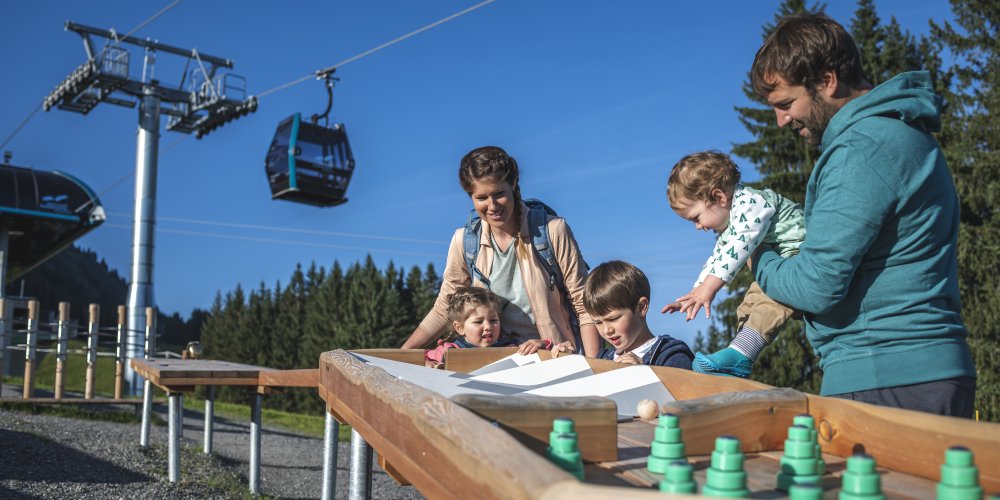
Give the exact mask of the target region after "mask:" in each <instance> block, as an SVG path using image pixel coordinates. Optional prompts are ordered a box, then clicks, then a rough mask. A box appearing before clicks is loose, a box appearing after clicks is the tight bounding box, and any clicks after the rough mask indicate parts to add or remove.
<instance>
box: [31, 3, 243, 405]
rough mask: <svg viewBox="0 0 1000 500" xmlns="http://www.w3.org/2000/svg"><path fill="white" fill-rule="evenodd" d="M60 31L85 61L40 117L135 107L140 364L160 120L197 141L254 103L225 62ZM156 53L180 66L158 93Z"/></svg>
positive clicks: (132, 347) (133, 390)
mask: <svg viewBox="0 0 1000 500" xmlns="http://www.w3.org/2000/svg"><path fill="white" fill-rule="evenodd" d="M66 30H67V31H72V32H74V33H76V34H78V35H80V37H82V38H83V48H84V50H85V51H86V54H87V60H86V61H85V62H84V63H83V64H81V65H80V66H79V67H78V68H76V69H75V70H73V72H72V73H70V74H69V76H67V77H66V78H65V79H64V80H63V81H62V82H61V83H60V84H59V85H57V86H56V88H55V89H54V90H53V91H52V92H51V93H50V94H49V95H48V96H47V97H46V98H45V101H44V103H43V105H44V107H45V110H46V111H48V110H50V109H52V108H53V107H58V108H59V109H64V110H67V111H73V112H76V113H81V114H84V115H86V114H87V113H89V112H90V111H91V110H92V109H94V107H95V106H97V105H98V104H100V103H102V102H106V103H109V104H115V105H118V106H124V107H127V108H135V106H136V104H138V106H139V129H138V133H137V136H138V137H137V141H136V157H135V204H134V209H133V214H132V265H131V269H130V273H129V283H128V349H127V354H126V355H127V357H129V358H142V357H143V356H144V352H143V350H144V339H145V332H146V313H145V310H146V308H147V307H155V305H156V302H155V301H154V300H153V248H154V245H153V230H154V228H155V226H156V169H157V162H158V155H159V140H160V115H161V114H165V115H167V116H169V119H168V120H167V127H166V128H167V130H172V131H176V132H183V133H185V134H190V133H194V134H195V136H196V137H197V138H199V139H201V138H202V137H203V136H205V134H208V133H209V132H211V131H213V130H215V129H216V128H218V127H220V126H222V125H224V124H226V123H228V122H230V121H232V120H235V119H237V118H239V117H241V116H244V115H246V114H249V113H252V112H254V111H256V109H257V99H256V98H255V97H252V96H251V97H249V98H247V97H246V80H244V79H243V78H242V77H240V76H237V75H233V74H228V73H225V72H220V71H219V70H220V69H222V68H226V69H231V68H232V67H233V63H232V61H230V60H229V59H223V58H220V57H213V56H210V55H207V54H199V53H198V51H197V50H196V49H191V50H185V49H180V48H177V47H172V46H170V45H166V44H162V43H159V42H157V41H152V40H149V39H145V40H143V39H139V38H135V37H131V36H124V37H123V36H119V35H118V34H117V33H116V32H115V31H114V29H111V30H104V29H99V28H92V27H90V26H83V25H80V24H76V23H73V22H68V21H67V22H66ZM92 37H97V38H101V39H103V41H104V47H103V49H101V51H100V52H95V50H94V49H95V47H94V43H93V41H92ZM129 48H135V49H136V50H137V51H138V50H142V52H143V64H142V72H141V75H140V76H139V78H133V77H132V76H131V75H130V73H129V69H130V68H129V59H130V52H129ZM157 52H163V53H167V54H172V55H176V56H180V57H184V58H186V59H187V62H186V64H185V67H184V71H183V72H182V74H181V77H180V83H178V84H177V85H176V86H172V85H164V84H161V83H160V82H159V81H158V80H156V79H154V77H153V75H154V66H155V63H156V53H157ZM192 63H194V64H193V66H192ZM189 69H190V71H189ZM163 104H166V106H163ZM151 337H152V338H151V339H150V345H149V347H148V350H149V351H150V352H149V353H148V356H150V357H151V356H153V354H155V350H156V347H155V346H156V344H155V335H151ZM125 366H126V373H125V377H126V381H127V384H128V392H129V394H132V395H138V394H140V393H141V391H140V387H141V384H140V380H139V376H138V374H137V373H135V372H134V371H133V370H132V367H131V365H130V364H129V363H126V365H125Z"/></svg>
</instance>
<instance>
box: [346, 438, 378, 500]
mask: <svg viewBox="0 0 1000 500" xmlns="http://www.w3.org/2000/svg"><path fill="white" fill-rule="evenodd" d="M349 488H350V490H349V491H348V498H349V499H350V500H370V499H371V497H372V447H371V446H369V445H368V443H367V442H365V438H363V437H361V434H359V433H358V431H357V429H353V428H352V429H351V483H350V486H349Z"/></svg>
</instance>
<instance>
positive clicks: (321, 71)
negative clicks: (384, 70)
mask: <svg viewBox="0 0 1000 500" xmlns="http://www.w3.org/2000/svg"><path fill="white" fill-rule="evenodd" d="M495 1H496V0H485V1H483V2H480V3H477V4H476V5H473V6H472V7H469V8H467V9H465V10H462V11H459V12H456V13H454V14H452V15H450V16H448V17H445V18H443V19H439V20H437V21H435V22H433V23H431V24H428V25H427V26H424V27H422V28H419V29H417V30H414V31H411V32H409V33H407V34H405V35H403V36H401V37H398V38H395V39H393V40H390V41H388V42H385V43H383V44H382V45H379V46H378V47H375V48H372V49H368V50H366V51H364V52H362V53H360V54H358V55H356V56H353V57H348V58H347V59H344V60H343V61H340V62H339V63H337V64H334V65H333V66H330V67H327V68H323V69H319V70H316V71H315V72H313V73H310V74H308V75H306V76H303V77H302V78H298V79H296V80H292V81H290V82H288V83H284V84H281V85H278V86H277V87H275V88H273V89H270V90H265V91H264V92H261V93H259V94H257V96H256V97H257V98H258V99H259V98H261V97H264V96H266V95H270V94H273V93H275V92H278V91H281V90H285V89H287V88H288V87H292V86H295V85H298V84H300V83H302V82H304V81H306V80H312V79H314V78H324V77H325V76H326V75H327V74H329V73H332V72H333V70H335V69H337V68H339V67H341V66H343V65H345V64H348V63H352V62H354V61H357V60H358V59H361V58H362V57H365V56H368V55H371V54H374V53H375V52H378V51H380V50H382V49H384V48H386V47H389V46H391V45H395V44H397V43H399V42H402V41H403V40H406V39H407V38H410V37H412V36H414V35H418V34H420V33H423V32H424V31H427V30H429V29H431V28H433V27H435V26H439V25H441V24H444V23H446V22H448V21H451V20H452V19H455V18H458V17H462V16H464V15H466V14H468V13H469V12H472V11H474V10H476V9H479V8H480V7H485V6H486V5H489V4H491V3H493V2H495Z"/></svg>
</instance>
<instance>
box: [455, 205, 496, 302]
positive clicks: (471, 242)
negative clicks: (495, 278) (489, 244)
mask: <svg viewBox="0 0 1000 500" xmlns="http://www.w3.org/2000/svg"><path fill="white" fill-rule="evenodd" d="M482 227H483V221H482V219H480V218H479V214H477V213H476V211H475V210H470V211H469V217H468V218H467V219H466V221H465V233H464V235H463V237H462V250H463V252H462V253H463V254H464V256H465V268H466V269H467V270H468V271H469V277H470V278H472V281H473V282H475V281H476V279H478V280H479V281H481V282H482V283H483V284H484V285H486V288H487V289H489V287H490V279H489V278H487V277H486V276H485V275H484V274H483V272H482V271H480V270H479V268H478V267H476V257H478V256H479V241H480V234H479V232H480V231H481V230H482Z"/></svg>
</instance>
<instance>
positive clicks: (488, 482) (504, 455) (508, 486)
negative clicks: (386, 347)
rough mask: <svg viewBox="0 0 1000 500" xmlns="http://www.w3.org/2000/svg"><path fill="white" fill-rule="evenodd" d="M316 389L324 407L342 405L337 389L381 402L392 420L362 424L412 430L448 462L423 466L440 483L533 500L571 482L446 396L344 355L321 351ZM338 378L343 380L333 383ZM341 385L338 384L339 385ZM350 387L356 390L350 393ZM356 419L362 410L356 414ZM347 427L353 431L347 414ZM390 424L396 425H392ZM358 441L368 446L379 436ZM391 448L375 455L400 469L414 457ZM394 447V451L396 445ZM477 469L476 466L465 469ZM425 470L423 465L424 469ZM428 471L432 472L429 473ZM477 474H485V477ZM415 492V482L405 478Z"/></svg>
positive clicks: (376, 429)
mask: <svg viewBox="0 0 1000 500" xmlns="http://www.w3.org/2000/svg"><path fill="white" fill-rule="evenodd" d="M320 365H321V371H320V385H321V386H323V387H324V388H325V390H326V395H327V397H328V399H327V402H328V404H331V406H333V407H337V406H338V404H339V403H340V402H339V401H338V400H339V397H338V396H339V395H338V393H337V390H336V387H335V386H338V385H339V386H340V387H341V388H342V389H350V390H359V391H362V392H364V393H367V394H368V395H371V396H373V397H374V398H376V399H377V400H378V401H379V402H381V403H382V404H383V405H384V406H385V407H386V409H387V410H389V411H390V412H392V413H393V414H392V415H381V416H382V417H387V418H379V419H378V421H375V419H370V420H369V421H366V422H364V423H365V424H366V425H368V426H370V427H371V428H372V430H373V431H374V432H377V433H380V434H382V433H386V432H387V431H390V429H388V428H387V427H389V426H390V425H391V426H392V427H394V429H391V431H398V430H399V429H401V428H404V426H406V425H409V426H411V427H412V428H413V429H414V431H415V432H417V433H418V434H419V436H407V437H408V439H416V440H419V441H420V442H421V444H422V445H426V446H427V447H433V448H436V449H438V450H440V451H442V452H443V453H442V454H443V456H444V457H445V460H446V461H447V463H428V464H426V465H424V467H426V468H428V469H433V471H438V472H440V474H439V476H440V479H441V480H443V481H447V482H448V483H452V484H453V485H454V486H456V487H457V486H459V485H458V484H457V483H458V482H460V481H461V482H462V483H463V484H462V486H464V487H465V488H468V489H467V490H466V491H478V492H479V493H481V494H489V495H493V496H495V497H496V498H531V497H534V496H535V495H534V492H536V491H538V490H540V489H542V488H544V487H545V486H547V485H549V484H551V483H552V482H553V481H560V480H571V479H572V476H570V475H569V474H568V473H567V472H565V471H563V470H562V469H560V468H558V467H557V466H555V465H554V464H552V463H550V462H549V461H548V460H546V459H545V458H543V457H541V456H539V455H537V454H535V453H534V452H532V451H530V450H529V449H528V448H526V447H525V446H523V445H522V444H521V443H519V442H518V441H517V440H515V439H514V438H513V437H511V436H510V435H509V434H507V433H506V432H504V431H503V430H501V429H499V428H497V427H494V426H492V425H490V424H489V423H488V422H486V421H485V420H483V419H481V418H479V417H478V416H476V415H475V414H474V413H472V412H470V411H468V410H466V409H465V408H463V407H461V406H460V405H458V404H456V403H454V402H452V401H450V400H448V399H447V398H445V397H444V396H441V395H440V394H438V393H435V392H432V391H430V390H427V389H424V388H422V387H420V386H417V385H415V384H412V383H409V382H406V381H404V380H399V379H397V378H396V377H393V376H392V375H390V374H389V373H387V372H386V371H384V370H382V369H380V368H377V367H374V366H371V365H369V364H368V363H365V362H363V361H361V360H360V359H358V358H357V357H355V356H353V355H351V354H350V353H347V352H346V351H343V350H336V351H331V352H325V353H323V354H322V355H321V356H320ZM337 377H339V378H340V379H341V380H339V381H338V380H335V378H337ZM338 382H339V383H338ZM351 386H354V387H353V388H352V387H351ZM354 410H355V411H357V413H356V414H358V415H359V416H360V414H363V413H364V410H363V409H354ZM343 413H344V417H347V418H348V422H347V423H348V424H351V425H352V426H353V427H354V428H355V429H358V427H360V425H359V426H355V425H354V424H355V422H351V417H349V416H348V411H344V412H343ZM390 422H394V423H392V424H390ZM358 431H359V432H362V431H361V430H360V429H358ZM362 437H364V438H365V439H366V440H368V441H370V442H374V441H377V439H376V438H377V436H366V435H365V434H364V433H362ZM387 444H388V445H389V446H390V447H393V448H394V449H385V450H379V449H378V448H376V451H378V452H379V453H380V454H381V453H384V454H385V456H386V458H387V459H388V460H389V462H390V463H393V464H395V465H397V467H398V468H402V466H403V464H402V463H401V462H402V461H403V460H406V459H408V460H417V459H416V458H415V457H406V456H399V455H397V456H394V454H400V453H402V447H400V446H399V445H398V443H387ZM394 445H395V446H394ZM470 464H475V465H474V467H471V468H470V467H469V465H470ZM422 465H423V464H422ZM433 471H432V473H433ZM478 471H489V473H488V474H483V473H481V472H478ZM407 479H409V480H410V481H411V482H413V483H414V485H416V486H417V487H418V488H421V487H422V485H421V484H420V483H419V482H418V478H414V477H407Z"/></svg>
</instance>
